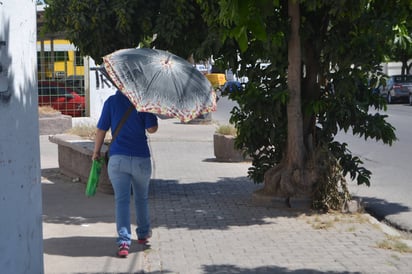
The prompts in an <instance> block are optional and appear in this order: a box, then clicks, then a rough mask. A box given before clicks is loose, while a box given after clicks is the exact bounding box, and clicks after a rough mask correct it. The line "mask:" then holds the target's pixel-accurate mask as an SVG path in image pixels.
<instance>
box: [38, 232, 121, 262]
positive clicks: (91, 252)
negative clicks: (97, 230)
mask: <svg viewBox="0 0 412 274" xmlns="http://www.w3.org/2000/svg"><path fill="white" fill-rule="evenodd" d="M43 244H44V253H46V254H51V255H60V256H68V257H105V256H107V254H113V256H115V255H116V254H115V252H114V251H113V246H114V238H113V237H82V236H73V237H62V238H49V239H44V241H43Z"/></svg>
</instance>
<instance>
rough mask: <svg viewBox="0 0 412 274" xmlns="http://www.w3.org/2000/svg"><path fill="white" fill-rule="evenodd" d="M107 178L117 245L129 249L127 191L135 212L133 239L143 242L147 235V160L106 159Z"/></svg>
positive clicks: (148, 229) (114, 157)
mask: <svg viewBox="0 0 412 274" xmlns="http://www.w3.org/2000/svg"><path fill="white" fill-rule="evenodd" d="M108 174H109V178H110V181H111V183H112V186H113V189H114V197H115V205H116V210H115V212H116V228H117V233H118V238H117V244H118V245H120V244H122V243H127V244H128V245H130V244H131V234H132V233H131V228H130V226H131V225H130V196H131V187H132V188H133V197H134V206H135V212H136V224H137V229H136V233H137V236H138V238H145V237H146V236H147V235H148V234H149V232H150V217H149V206H148V198H149V182H150V176H151V174H152V163H151V160H150V158H141V157H132V156H125V155H113V156H110V159H109V164H108Z"/></svg>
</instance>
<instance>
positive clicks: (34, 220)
mask: <svg viewBox="0 0 412 274" xmlns="http://www.w3.org/2000/svg"><path fill="white" fill-rule="evenodd" d="M35 3H36V1H27V0H26V1H23V0H14V1H4V0H3V1H1V0H0V64H1V72H0V82H1V83H0V86H1V87H2V88H1V90H0V218H1V225H0V254H1V255H0V272H1V273H19V274H21V273H40V274H42V273H44V267H43V237H42V195H41V179H40V178H41V177H40V146H39V120H38V106H37V75H36V72H37V57H36V39H37V37H36V36H37V35H36V5H35Z"/></svg>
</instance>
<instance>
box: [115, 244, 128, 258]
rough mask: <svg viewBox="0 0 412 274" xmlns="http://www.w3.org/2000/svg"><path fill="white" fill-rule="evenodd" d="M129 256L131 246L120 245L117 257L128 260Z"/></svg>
mask: <svg viewBox="0 0 412 274" xmlns="http://www.w3.org/2000/svg"><path fill="white" fill-rule="evenodd" d="M127 255H129V245H128V244H126V243H122V244H121V245H119V250H118V251H117V256H119V257H120V258H126V257H127Z"/></svg>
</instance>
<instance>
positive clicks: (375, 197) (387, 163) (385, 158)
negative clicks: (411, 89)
mask: <svg viewBox="0 0 412 274" xmlns="http://www.w3.org/2000/svg"><path fill="white" fill-rule="evenodd" d="M386 114H387V115H388V118H387V121H388V122H389V123H391V124H392V125H393V126H394V127H395V129H396V136H397V138H398V140H397V141H396V142H395V143H394V144H393V145H392V146H388V145H384V144H382V142H376V141H374V140H368V141H365V140H364V139H362V138H359V137H354V136H352V135H351V134H344V133H341V134H339V135H338V136H337V140H339V141H344V142H346V143H348V146H349V149H350V150H351V151H352V153H353V154H354V155H357V156H359V157H360V158H361V160H362V161H363V162H364V165H365V167H366V168H367V169H369V170H370V171H371V172H372V178H371V186H370V187H367V186H357V185H356V183H354V182H353V183H351V185H350V190H351V192H353V195H355V196H358V197H360V198H362V199H363V200H364V201H365V203H366V207H367V210H368V211H370V212H371V213H372V214H373V215H375V216H376V217H377V218H378V219H382V220H384V221H386V222H387V223H389V224H390V225H392V226H395V227H396V228H399V229H401V230H405V231H408V232H412V197H411V194H412V168H411V152H412V139H411V136H412V127H411V119H412V107H411V106H409V105H405V104H395V105H388V110H387V112H386Z"/></svg>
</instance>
